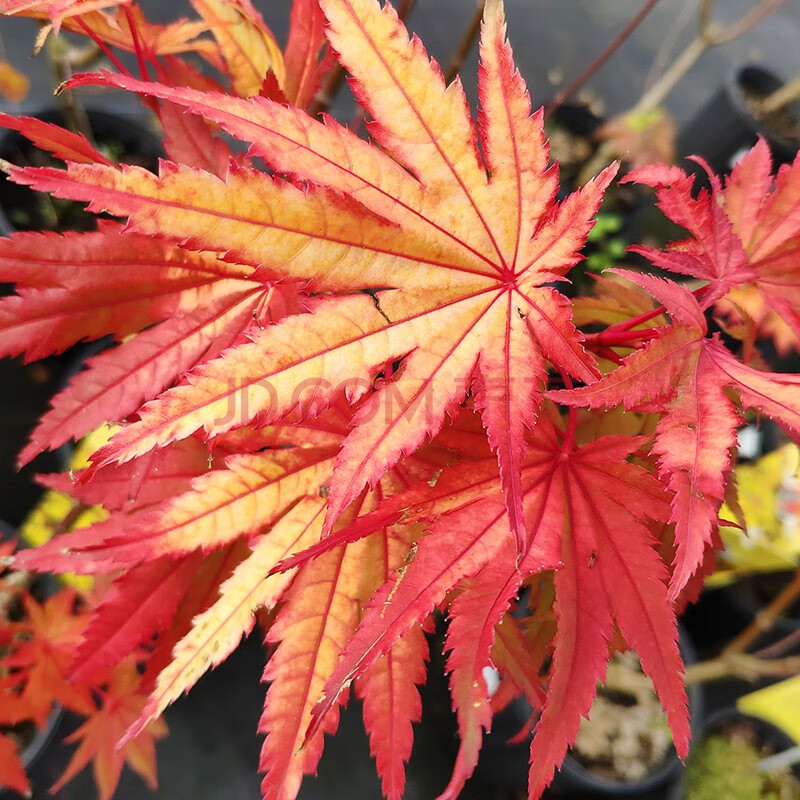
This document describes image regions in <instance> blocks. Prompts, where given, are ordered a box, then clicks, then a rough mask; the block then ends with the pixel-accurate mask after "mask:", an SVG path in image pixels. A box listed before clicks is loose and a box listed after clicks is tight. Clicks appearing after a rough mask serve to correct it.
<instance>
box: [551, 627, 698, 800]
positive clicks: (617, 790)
mask: <svg viewBox="0 0 800 800" xmlns="http://www.w3.org/2000/svg"><path fill="white" fill-rule="evenodd" d="M679 643H680V649H681V655H682V656H683V660H684V663H685V664H687V665H688V664H694V663H696V662H697V661H698V657H697V652H696V650H695V648H694V645H693V644H692V642H691V640H690V639H689V637H688V634H687V633H686V631H685V630H684V629H683V628H682V626H681V629H680V642H679ZM687 695H688V699H689V712H690V714H691V725H692V732H693V734H697V732H698V731H699V730H700V727H701V720H702V718H703V705H704V698H703V689H702V686H700V685H693V686H689V687H687ZM621 702H622V703H623V704H624V698H621ZM623 707H624V705H623ZM577 747H578V742H576V745H574V746H573V749H572V750H571V751H570V752H569V753H567V757H566V758H565V759H564V763H563V764H562V766H561V769H560V771H559V772H558V773H557V775H556V778H555V780H554V782H553V788H554V789H555V790H556V791H557V792H560V793H561V794H562V796H563V797H565V798H570V800H571V798H578V797H580V798H584V797H585V798H597V800H601V798H616V797H629V798H636V800H644V799H645V798H647V799H648V800H649V798H653V799H654V800H655V798H661V797H663V796H664V793H665V792H666V791H670V790H671V789H672V787H674V786H676V785H678V784H679V783H680V781H681V776H682V774H683V764H682V763H681V761H680V759H679V758H678V755H677V753H676V752H675V749H674V748H673V747H672V746H671V745H670V747H669V750H668V752H667V753H666V755H665V756H664V757H663V758H662V759H661V760H660V761H659V762H658V763H656V764H654V765H653V766H652V767H650V768H649V769H648V770H647V771H646V773H645V774H644V775H643V776H642V777H640V778H638V779H635V780H627V779H621V778H619V777H617V776H615V775H613V774H612V773H611V772H610V771H609V769H608V767H607V766H605V765H604V764H603V763H602V761H599V762H598V763H596V764H592V763H591V762H590V761H589V760H587V759H585V758H583V757H582V755H581V753H580V752H579V751H578V749H577Z"/></svg>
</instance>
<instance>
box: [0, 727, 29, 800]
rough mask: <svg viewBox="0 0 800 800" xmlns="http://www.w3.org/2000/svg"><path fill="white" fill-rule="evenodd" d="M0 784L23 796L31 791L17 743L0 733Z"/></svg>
mask: <svg viewBox="0 0 800 800" xmlns="http://www.w3.org/2000/svg"><path fill="white" fill-rule="evenodd" d="M0 786H7V787H8V788H9V789H12V790H13V791H15V792H19V793H20V794H21V795H23V796H29V795H30V792H31V787H30V783H29V781H28V776H27V775H26V774H25V767H24V765H23V763H22V759H21V758H20V754H19V748H18V746H17V743H16V742H15V741H14V740H13V739H12V738H11V737H10V736H6V735H5V734H0Z"/></svg>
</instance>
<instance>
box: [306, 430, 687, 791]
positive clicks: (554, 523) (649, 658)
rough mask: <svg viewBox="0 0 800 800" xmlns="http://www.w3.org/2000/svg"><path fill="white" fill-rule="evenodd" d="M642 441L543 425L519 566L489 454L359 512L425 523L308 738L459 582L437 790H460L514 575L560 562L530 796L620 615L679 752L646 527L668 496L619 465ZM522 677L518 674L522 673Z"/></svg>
mask: <svg viewBox="0 0 800 800" xmlns="http://www.w3.org/2000/svg"><path fill="white" fill-rule="evenodd" d="M642 443H643V439H641V438H636V437H619V436H616V437H615V436H610V437H603V438H601V439H598V440H597V441H595V442H593V443H591V444H588V445H585V446H583V447H581V448H578V449H575V448H574V447H573V446H572V443H571V441H570V436H569V434H567V435H566V436H565V435H564V434H563V433H559V432H558V431H557V430H556V429H555V428H554V427H553V426H552V424H551V423H548V422H540V423H539V425H538V426H537V429H536V435H535V437H534V441H533V442H532V443H531V447H530V449H529V452H528V455H527V457H526V460H525V462H524V463H523V470H522V479H521V484H522V487H523V497H524V503H525V513H526V515H527V521H528V524H529V526H530V528H531V530H532V531H533V539H532V544H531V547H530V549H529V551H528V557H527V558H526V559H523V560H522V561H521V562H520V563H519V564H518V563H517V558H516V554H515V552H514V550H513V547H511V541H510V539H509V538H508V537H507V536H504V535H503V527H504V525H505V524H507V523H506V522H505V519H504V517H505V514H504V511H503V507H502V504H501V503H500V502H499V501H498V498H497V488H499V483H500V478H499V476H498V474H497V467H496V465H494V464H493V463H491V462H489V463H487V462H478V463H476V464H462V465H459V466H456V467H453V468H451V469H445V471H444V472H443V473H442V475H441V476H440V477H439V479H438V482H437V483H436V486H435V487H434V488H433V491H431V487H428V492H427V493H426V492H425V489H423V488H422V486H421V485H420V486H417V487H411V488H410V489H409V490H407V491H406V492H402V493H400V494H398V495H396V496H393V497H391V498H388V499H387V500H386V501H385V504H384V505H383V507H381V506H379V507H378V508H377V509H376V511H374V512H372V514H369V515H366V517H365V518H364V519H365V520H366V519H368V518H372V519H373V520H374V519H381V520H382V521H385V520H386V519H395V520H396V521H397V522H400V523H403V522H406V521H418V520H420V519H428V520H432V522H431V523H430V524H429V533H428V534H427V535H426V536H424V537H423V538H422V539H421V540H419V542H418V543H417V547H416V549H415V551H414V555H413V558H410V559H409V561H408V562H407V563H406V564H405V565H404V566H403V567H402V568H401V569H400V570H398V571H397V572H396V574H395V576H394V578H393V579H392V580H390V581H388V582H387V583H386V584H384V586H383V588H382V589H380V590H379V591H378V592H377V593H376V594H375V596H374V597H373V598H372V600H371V601H370V603H369V607H368V609H367V611H366V613H365V615H364V619H363V620H362V622H361V624H360V625H359V627H358V630H357V631H356V633H355V635H354V636H353V637H352V638H351V639H350V640H349V642H348V644H347V646H346V647H345V649H344V654H343V656H342V659H341V661H340V663H339V665H338V667H337V668H336V671H335V673H334V674H333V676H332V677H331V679H330V680H329V681H328V683H327V685H326V687H325V690H324V697H323V700H322V701H321V703H320V704H319V705H318V706H316V707H315V710H314V716H315V720H314V723H313V724H312V726H311V729H310V734H309V736H310V737H313V736H315V735H316V734H317V732H318V731H319V730H320V726H321V725H323V724H324V719H325V714H326V713H327V711H328V709H330V708H332V707H333V706H334V704H335V703H336V702H337V700H338V698H339V696H340V692H341V691H342V690H343V689H344V687H346V686H347V685H348V684H349V683H350V681H352V680H353V679H354V678H358V677H359V675H361V674H362V673H363V672H364V670H366V669H368V668H370V666H371V665H372V664H374V663H376V662H377V660H378V659H379V658H380V657H381V655H382V654H383V653H385V652H386V651H387V649H388V648H389V647H391V646H392V645H393V643H394V642H395V641H396V640H397V638H398V637H400V636H402V635H404V634H405V632H406V631H408V630H410V629H411V628H412V627H413V626H414V624H416V623H417V622H418V621H419V620H420V619H421V618H422V617H423V616H424V615H426V614H427V613H429V612H430V610H431V609H432V608H433V607H434V606H435V605H436V604H438V603H440V602H441V601H442V600H443V599H444V598H445V596H446V595H447V593H448V592H449V591H450V590H451V589H453V588H456V587H457V588H458V589H459V590H460V593H459V595H458V597H456V599H455V600H454V601H453V602H452V603H451V605H450V608H449V614H450V617H451V630H450V635H449V637H448V647H450V648H451V649H452V653H451V656H450V659H449V668H450V669H451V671H452V675H451V691H452V695H453V700H454V704H455V707H456V710H457V714H458V718H459V727H460V733H461V748H460V751H459V756H458V758H457V761H456V767H455V771H454V775H453V778H452V780H451V782H450V785H449V786H448V788H447V789H446V790H445V792H444V794H443V795H442V797H443V798H454V797H456V796H457V795H458V792H459V791H460V789H461V787H462V786H463V783H464V781H465V780H466V778H467V777H468V776H469V774H470V773H471V771H472V769H473V768H474V765H475V762H476V761H477V754H478V749H479V746H480V738H481V737H480V734H481V728H485V727H487V726H488V723H489V720H490V711H489V700H488V696H487V695H488V692H487V687H486V684H485V678H484V675H483V670H484V668H485V667H486V666H488V665H489V664H490V657H491V655H490V654H491V652H492V647H493V641H494V638H495V629H496V627H497V626H498V624H499V623H500V621H501V620H502V619H503V616H504V613H505V611H506V609H507V607H508V604H509V603H510V601H511V599H512V598H513V597H514V595H515V594H516V591H517V589H518V587H519V585H520V583H521V581H522V580H523V579H524V578H525V577H526V576H527V575H530V574H531V573H533V572H536V571H540V570H542V569H543V568H546V567H547V566H548V565H550V566H553V565H555V564H556V563H559V564H560V565H559V568H558V569H557V570H556V573H555V579H554V580H555V593H556V595H555V597H556V599H555V614H556V619H557V629H556V635H555V639H554V642H553V644H554V661H553V667H552V674H551V678H550V682H549V686H548V690H547V697H546V701H545V704H544V709H543V713H542V716H541V718H540V720H539V723H538V725H537V733H536V736H535V738H534V741H533V745H532V750H531V774H530V793H531V794H530V796H531V797H538V796H540V794H541V792H542V791H543V789H544V787H545V786H546V784H547V783H548V782H549V780H550V778H551V777H552V774H553V770H554V768H555V767H556V766H558V765H559V764H560V763H561V760H562V759H563V757H564V754H565V752H566V749H567V746H568V745H569V744H570V743H571V742H572V741H573V739H574V737H575V735H576V733H577V730H578V724H579V720H580V717H581V715H585V714H587V713H588V711H589V708H590V706H591V704H592V700H593V698H594V695H595V691H596V683H597V681H598V680H600V679H602V677H603V675H604V672H605V664H606V662H607V659H608V657H609V643H610V642H611V640H612V637H613V634H614V630H615V624H616V626H618V627H619V629H620V630H621V631H622V634H623V636H624V637H625V640H626V641H627V643H628V644H629V645H630V646H631V647H633V648H634V649H635V650H636V651H637V653H638V655H639V657H640V659H641V661H642V664H643V668H644V670H645V672H646V673H647V674H648V675H649V676H650V677H651V679H652V681H653V684H654V686H655V688H656V691H657V692H658V694H659V697H660V698H661V701H662V704H663V705H664V707H665V709H666V711H667V716H668V720H669V723H670V726H671V728H672V731H673V737H674V740H675V743H676V747H677V749H678V751H679V753H681V754H682V755H685V753H686V750H687V747H688V737H689V728H688V716H687V709H686V697H685V692H684V688H683V683H682V679H681V670H682V665H681V658H680V654H679V652H678V647H677V630H676V623H675V616H674V612H673V610H672V607H671V604H670V603H669V601H668V598H667V586H666V582H667V570H666V568H665V567H664V566H663V563H662V562H661V560H660V558H659V556H658V553H657V552H656V549H655V547H654V545H655V540H654V539H653V537H652V535H651V534H650V532H649V530H648V528H647V526H646V524H645V522H646V520H648V519H655V520H666V519H667V518H668V516H669V513H670V506H669V499H668V496H667V494H666V492H665V491H664V489H663V487H662V486H661V485H660V484H659V482H658V481H657V480H656V479H655V478H654V477H652V476H651V475H650V474H649V473H648V472H647V471H646V470H644V469H643V468H642V467H639V466H636V465H634V464H630V463H628V462H627V461H626V458H627V457H628V456H629V455H631V454H632V453H633V452H634V451H635V450H636V449H638V448H639V447H640V446H641V445H642ZM493 486H494V490H493V488H492V487H493ZM395 515H396V516H395ZM363 528H364V525H363V523H359V520H356V521H355V522H354V524H353V525H351V526H348V527H346V528H344V529H343V530H342V531H341V532H340V533H339V534H338V535H337V534H334V536H333V537H331V538H332V539H334V542H331V543H330V544H329V543H328V542H327V540H326V541H325V542H323V543H322V545H321V546H320V547H324V548H325V549H326V550H327V549H328V548H329V547H333V546H340V545H341V543H342V542H343V541H346V540H348V539H350V540H352V539H353V537H357V536H360V535H363V533H364V530H363ZM320 547H318V548H316V552H319V551H320ZM328 552H331V551H330V550H328ZM290 563H291V562H290ZM294 563H298V559H295V560H294ZM519 680H520V681H521V682H523V683H524V677H520V678H519ZM533 691H534V693H535V689H534V690H533Z"/></svg>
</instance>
